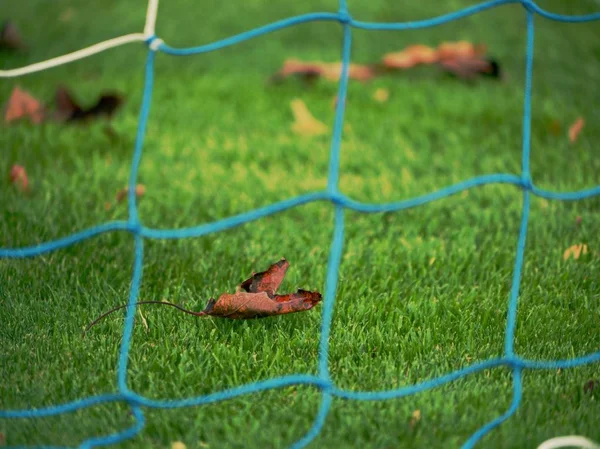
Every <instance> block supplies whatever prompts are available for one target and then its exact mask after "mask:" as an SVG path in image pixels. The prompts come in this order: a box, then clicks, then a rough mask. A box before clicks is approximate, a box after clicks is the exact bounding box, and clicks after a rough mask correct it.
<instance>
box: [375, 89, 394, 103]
mask: <svg viewBox="0 0 600 449" xmlns="http://www.w3.org/2000/svg"><path fill="white" fill-rule="evenodd" d="M389 98H390V91H389V90H387V89H384V88H382V87H380V88H379V89H377V90H376V91H375V92H374V93H373V100H375V101H377V102H379V103H385V102H386V101H388V100H389Z"/></svg>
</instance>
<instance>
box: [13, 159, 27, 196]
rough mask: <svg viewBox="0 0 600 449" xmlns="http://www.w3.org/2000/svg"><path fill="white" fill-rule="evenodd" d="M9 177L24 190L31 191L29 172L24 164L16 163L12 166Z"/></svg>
mask: <svg viewBox="0 0 600 449" xmlns="http://www.w3.org/2000/svg"><path fill="white" fill-rule="evenodd" d="M9 179H10V182H11V183H12V184H14V185H15V186H17V187H18V188H19V190H21V191H22V192H28V191H29V178H27V172H26V171H25V167H23V166H22V165H17V164H15V165H13V166H12V167H11V169H10V175H9Z"/></svg>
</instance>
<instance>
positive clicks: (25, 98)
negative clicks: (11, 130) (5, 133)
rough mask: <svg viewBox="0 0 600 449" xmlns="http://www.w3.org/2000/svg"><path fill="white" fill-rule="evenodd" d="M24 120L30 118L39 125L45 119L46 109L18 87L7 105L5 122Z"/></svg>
mask: <svg viewBox="0 0 600 449" xmlns="http://www.w3.org/2000/svg"><path fill="white" fill-rule="evenodd" d="M24 118H28V119H29V120H30V121H31V122H32V123H35V124H39V123H41V122H42V121H43V120H44V118H45V114H44V108H43V106H42V105H41V103H40V102H39V101H38V100H37V99H36V98H35V97H33V96H32V95H31V94H30V93H29V92H27V91H26V90H23V89H21V88H20V87H19V86H16V87H15V88H14V89H13V91H12V93H11V95H10V98H9V99H8V103H7V104H6V108H5V111H4V121H5V122H6V123H11V122H14V121H16V120H21V119H24Z"/></svg>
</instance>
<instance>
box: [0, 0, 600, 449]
mask: <svg viewBox="0 0 600 449" xmlns="http://www.w3.org/2000/svg"><path fill="white" fill-rule="evenodd" d="M507 4H521V5H522V6H523V7H524V8H525V10H526V19H527V46H526V69H525V93H524V109H523V136H522V138H523V140H522V172H521V175H520V176H517V175H514V174H507V173H497V174H489V175H484V176H477V177H474V178H471V179H468V180H465V181H462V182H459V183H457V184H454V185H450V186H447V187H444V188H442V189H440V190H437V191H434V192H431V193H428V194H425V195H421V196H418V197H414V198H409V199H407V200H402V201H397V202H390V203H380V204H370V203H362V202H359V201H355V200H353V199H351V198H349V197H347V196H345V195H344V194H343V193H341V192H340V191H339V188H338V181H339V166H340V163H339V161H340V150H341V139H342V132H343V118H344V111H345V106H346V93H347V87H348V70H349V65H350V59H351V58H350V50H351V29H352V28H360V29H365V30H412V29H420V28H428V27H433V26H437V25H441V24H443V23H447V22H451V21H454V20H458V19H461V18H464V17H467V16H470V15H473V14H477V13H480V12H482V11H485V10H489V9H492V8H496V7H498V6H501V5H507ZM157 10H158V0H149V2H148V8H147V12H146V22H145V26H144V32H143V33H134V34H131V35H126V36H121V37H119V38H115V39H110V40H108V41H105V42H101V43H98V44H95V45H93V46H91V47H88V48H85V49H82V50H78V51H76V52H73V53H70V54H67V55H63V56H59V57H57V58H53V59H50V60H47V61H42V62H39V63H35V64H31V65H29V66H25V67H21V68H17V69H11V70H0V78H2V77H15V76H22V75H25V74H29V73H33V72H37V71H41V70H46V69H49V68H51V67H56V66H59V65H62V64H67V63H69V62H72V61H75V60H78V59H82V58H85V57H88V56H90V55H92V54H96V53H99V52H101V51H105V50H107V49H110V48H114V47H117V46H120V45H123V44H126V43H130V42H137V41H144V42H146V44H147V46H148V56H147V60H146V66H145V81H144V90H143V101H142V107H141V110H140V116H139V121H138V130H137V135H136V141H135V147H134V152H133V159H132V165H131V174H130V178H129V192H128V211H129V218H128V221H127V222H123V221H112V222H107V223H103V224H99V225H97V226H94V227H92V228H89V229H86V230H83V231H80V232H77V233H74V234H71V235H69V236H67V237H64V238H60V239H57V240H54V241H49V242H45V243H41V244H38V245H34V246H30V247H23V248H0V258H26V257H35V256H38V255H41V254H45V253H48V252H51V251H56V250H59V249H62V248H66V247H69V246H72V245H75V244H77V243H78V242H81V241H84V240H87V239H90V238H93V237H95V236H97V235H100V234H103V233H107V232H115V231H125V232H129V233H131V234H132V235H133V237H134V239H133V240H134V255H135V257H134V267H133V275H132V280H131V287H130V292H129V300H128V305H127V308H126V309H127V313H126V317H125V322H124V327H123V339H122V342H121V348H120V351H119V359H118V369H117V384H118V393H109V394H102V395H97V396H88V397H86V398H83V399H78V400H75V401H71V402H68V403H64V404H58V405H52V406H48V407H43V408H37V409H23V410H0V418H41V417H47V416H55V415H60V414H64V413H71V412H74V411H77V410H82V409H84V408H88V407H94V406H97V405H100V404H107V403H112V402H122V403H126V404H128V405H129V407H130V410H131V413H132V415H133V418H134V423H133V424H132V425H131V426H130V427H128V428H126V429H123V430H120V431H117V432H115V433H113V434H110V435H105V436H99V437H94V438H89V439H87V440H85V441H83V442H82V443H81V444H80V445H79V447H80V448H85V449H88V448H92V447H96V446H105V445H109V444H114V443H118V442H121V441H124V440H127V439H130V438H132V437H134V436H136V435H137V434H139V433H140V432H141V431H142V429H143V428H144V425H145V417H144V412H143V408H144V407H145V408H159V409H172V408H180V407H193V406H199V405H204V404H211V403H215V402H220V401H225V400H228V399H232V398H236V397H239V396H242V395H248V394H252V393H256V392H260V391H266V390H271V389H278V388H283V387H287V386H292V385H307V386H312V387H314V388H317V389H318V390H319V391H320V392H321V404H320V406H319V409H318V411H317V414H316V416H315V419H314V422H313V425H312V427H311V428H310V429H308V430H307V432H306V434H305V435H304V436H303V437H301V438H300V439H299V440H297V441H296V442H295V443H294V444H293V445H292V446H291V447H292V448H293V449H300V448H303V447H305V446H307V445H308V444H310V443H311V442H312V441H313V440H314V439H315V438H316V437H317V436H318V435H319V434H320V432H321V430H322V428H323V427H324V425H325V420H326V418H327V415H328V413H329V410H330V408H331V403H332V401H333V398H335V397H339V398H344V399H350V400H357V401H381V400H389V399H394V398H400V397H406V396H410V395H414V394H417V393H420V392H423V391H426V390H429V389H433V388H436V387H439V386H441V385H445V384H447V383H450V382H454V381H456V380H458V379H461V378H463V377H465V376H469V375H471V374H474V373H477V372H481V371H483V370H487V369H493V368H498V367H508V368H511V370H512V379H513V394H512V402H511V405H510V407H509V409H508V410H507V411H506V412H505V413H504V414H503V415H501V416H499V417H497V418H495V419H494V420H492V421H490V422H488V423H487V424H485V425H483V426H482V427H480V428H479V429H478V430H477V431H476V432H475V433H474V434H473V435H472V436H471V437H470V438H469V439H468V440H467V441H466V442H465V443H464V445H463V448H465V449H470V448H472V447H474V446H475V445H476V444H477V442H479V441H480V439H481V438H482V437H483V436H485V435H486V434H487V433H488V432H490V431H491V430H492V429H494V428H495V427H497V426H499V425H500V424H502V423H503V422H504V421H506V420H507V419H509V418H510V417H511V416H512V415H513V414H514V413H515V412H516V411H517V409H518V407H519V404H520V401H521V397H522V387H523V385H522V372H523V370H525V369H532V370H552V369H558V368H563V369H566V368H574V367H578V366H583V365H588V364H591V363H598V362H600V351H598V352H594V353H591V354H587V355H584V356H581V357H575V358H571V359H564V360H529V359H524V358H521V357H519V356H518V355H516V354H515V351H514V340H515V328H516V319H517V305H518V300H519V286H520V282H521V273H522V267H523V261H524V253H525V242H526V236H527V223H528V219H529V209H530V201H531V195H536V196H538V197H541V198H546V199H554V200H559V201H577V200H582V199H585V198H591V197H595V196H599V195H600V185H599V186H595V187H592V188H588V189H583V190H578V191H572V192H554V191H549V190H545V189H541V188H539V187H536V186H535V185H534V184H533V182H532V180H531V171H530V166H529V160H530V156H529V155H530V140H531V92H532V71H533V42H534V35H535V32H534V16H535V15H536V14H537V15H539V16H541V17H544V18H546V19H549V20H554V21H559V22H570V23H583V22H590V21H596V20H600V12H597V13H593V14H588V15H581V16H567V15H561V14H554V13H550V12H548V11H545V10H543V9H542V8H540V7H539V6H538V5H537V4H536V3H535V2H534V1H532V0H491V1H486V2H482V3H479V4H477V5H473V6H470V7H467V8H464V9H461V10H459V11H455V12H451V13H448V14H445V15H441V16H438V17H434V18H431V19H425V20H420V21H413V22H397V23H375V22H361V21H356V20H354V19H353V18H352V17H351V15H350V14H349V12H348V8H347V5H346V1H345V0H340V2H339V11H338V12H337V13H335V14H334V13H310V14H304V15H300V16H296V17H291V18H288V19H284V20H280V21H278V22H274V23H271V24H268V25H265V26H262V27H258V28H256V29H253V30H250V31H247V32H244V33H241V34H238V35H235V36H231V37H228V38H225V39H222V40H220V41H216V42H213V43H210V44H206V45H202V46H198V47H190V48H183V49H177V48H173V47H170V46H168V45H167V44H165V43H164V42H163V41H162V40H161V39H159V38H158V37H157V36H155V34H154V33H155V31H154V30H155V23H156V18H157ZM314 21H333V22H338V23H339V24H341V25H342V29H343V43H342V73H341V76H340V81H339V86H338V103H337V106H336V111H335V120H334V132H333V136H332V141H331V148H330V162H329V170H328V185H327V190H326V191H320V192H313V193H309V194H306V195H301V196H298V197H295V198H289V199H286V200H283V201H280V202H278V203H274V204H270V205H268V206H265V207H261V208H258V209H254V210H251V211H249V212H245V213H241V214H238V215H235V216H231V217H228V218H225V219H222V220H217V221H215V222H211V223H207V224H202V225H198V226H192V227H188V228H181V229H153V228H148V227H146V226H144V225H143V223H141V221H140V219H139V216H138V210H137V204H136V197H135V192H134V186H135V185H136V182H137V176H138V171H139V164H140V160H141V157H142V152H143V141H144V136H145V132H146V127H147V123H148V118H149V113H150V105H151V101H152V99H151V95H152V86H153V78H154V60H155V56H156V52H158V51H160V52H163V53H166V54H171V55H179V56H185V55H193V54H201V53H206V52H210V51H215V50H219V49H221V48H224V47H227V46H230V45H235V44H238V43H240V42H243V41H246V40H248V39H252V38H254V37H257V36H261V35H264V34H267V33H271V32H274V31H277V30H280V29H283V28H287V27H291V26H295V25H297V24H300V23H305V22H314ZM489 184H510V185H513V186H516V187H517V188H520V189H521V190H522V191H523V206H522V214H521V224H520V228H519V236H518V241H517V249H516V256H515V267H514V270H513V279H512V286H511V290H510V295H509V299H508V315H507V322H506V332H505V351H504V355H503V356H502V357H498V358H495V359H491V360H487V361H484V362H480V363H475V364H472V365H469V366H466V367H464V368H462V369H459V370H456V371H453V372H450V373H446V374H443V375H441V376H439V377H436V378H432V379H428V380H425V381H422V382H419V383H416V384H412V385H407V386H404V387H400V388H396V389H391V390H383V391H350V390H344V389H340V388H338V387H337V386H336V385H335V384H334V383H333V381H332V380H331V378H330V373H329V364H328V356H329V339H330V334H331V323H332V318H333V309H334V305H335V297H336V290H337V281H338V276H339V268H340V262H341V255H342V251H343V243H344V209H349V210H354V211H357V212H361V213H379V212H393V211H401V210H405V209H409V208H412V207H418V206H421V205H424V204H427V203H429V202H432V201H437V200H441V199H444V198H448V197H449V196H451V195H455V194H457V193H460V192H463V191H465V190H467V189H471V188H476V187H479V186H483V185H489ZM316 201H329V202H331V203H333V205H334V212H335V213H334V230H333V236H332V243H331V248H330V253H329V260H328V265H327V276H326V290H325V299H324V303H323V312H322V321H321V336H320V343H319V357H318V375H317V376H312V375H307V374H301V373H298V374H292V375H288V376H281V377H275V378H271V379H267V380H263V381H258V382H253V383H249V384H245V385H240V386H237V387H234V388H230V389H226V390H222V391H218V392H214V393H210V394H206V395H201V396H196V397H191V398H185V399H178V400H155V399H150V398H146V397H144V396H142V395H140V394H138V393H135V392H133V391H131V390H129V388H128V386H127V366H128V358H129V349H130V343H131V336H132V333H133V326H134V322H135V314H134V307H133V305H134V303H135V302H136V300H137V297H138V294H139V289H140V284H141V281H142V274H143V273H142V271H143V270H142V268H143V244H144V239H183V238H191V237H199V236H203V235H207V234H209V233H216V232H221V231H223V230H226V229H229V228H232V227H235V226H239V225H241V224H244V223H248V222H251V221H254V220H258V219H261V218H264V217H266V216H269V215H272V214H275V213H279V212H281V211H284V210H288V209H291V208H294V207H298V206H301V205H303V204H308V203H312V202H316Z"/></svg>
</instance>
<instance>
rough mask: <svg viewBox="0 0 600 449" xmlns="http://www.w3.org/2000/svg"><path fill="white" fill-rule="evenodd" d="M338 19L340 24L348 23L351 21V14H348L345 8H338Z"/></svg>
mask: <svg viewBox="0 0 600 449" xmlns="http://www.w3.org/2000/svg"><path fill="white" fill-rule="evenodd" d="M338 21H339V22H340V23H341V24H342V25H348V24H349V23H351V22H352V16H351V15H350V13H349V12H348V11H346V10H340V11H339V12H338Z"/></svg>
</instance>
